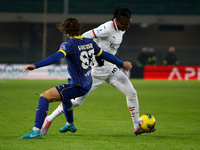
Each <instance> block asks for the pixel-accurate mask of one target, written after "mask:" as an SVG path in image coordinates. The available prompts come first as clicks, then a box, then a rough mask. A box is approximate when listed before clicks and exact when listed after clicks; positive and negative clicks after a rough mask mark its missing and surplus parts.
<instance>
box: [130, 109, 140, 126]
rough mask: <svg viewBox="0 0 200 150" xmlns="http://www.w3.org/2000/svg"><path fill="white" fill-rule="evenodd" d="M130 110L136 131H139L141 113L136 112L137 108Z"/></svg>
mask: <svg viewBox="0 0 200 150" xmlns="http://www.w3.org/2000/svg"><path fill="white" fill-rule="evenodd" d="M128 109H129V111H130V113H131V118H132V121H133V126H134V129H135V130H137V129H138V128H139V124H138V120H139V112H135V107H129V108H128Z"/></svg>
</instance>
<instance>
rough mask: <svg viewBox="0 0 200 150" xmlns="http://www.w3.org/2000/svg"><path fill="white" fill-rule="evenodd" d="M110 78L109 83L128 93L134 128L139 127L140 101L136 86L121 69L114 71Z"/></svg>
mask: <svg viewBox="0 0 200 150" xmlns="http://www.w3.org/2000/svg"><path fill="white" fill-rule="evenodd" d="M108 79H109V80H108V81H107V82H108V83H110V84H111V85H113V86H114V87H116V88H117V89H118V90H120V91H121V92H122V93H123V94H124V95H126V100H127V106H128V109H129V111H130V113H131V117H132V121H133V125H134V129H135V130H137V129H138V128H139V125H138V120H139V102H138V96H137V92H136V90H135V88H134V87H133V85H132V83H131V82H130V80H129V79H128V78H127V76H126V75H125V74H124V73H123V72H121V71H119V70H118V71H116V72H115V73H113V74H112V75H111V77H109V78H108Z"/></svg>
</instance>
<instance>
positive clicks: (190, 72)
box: [144, 65, 200, 80]
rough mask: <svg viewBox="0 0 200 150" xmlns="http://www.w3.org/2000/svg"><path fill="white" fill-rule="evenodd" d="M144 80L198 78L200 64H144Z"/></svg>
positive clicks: (199, 76) (199, 77)
mask: <svg viewBox="0 0 200 150" xmlns="http://www.w3.org/2000/svg"><path fill="white" fill-rule="evenodd" d="M144 79H145V80H200V66H148V65H147V66H144Z"/></svg>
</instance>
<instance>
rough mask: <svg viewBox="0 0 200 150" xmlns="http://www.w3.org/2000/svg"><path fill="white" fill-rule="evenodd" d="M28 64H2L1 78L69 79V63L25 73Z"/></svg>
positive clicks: (0, 67)
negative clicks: (24, 69)
mask: <svg viewBox="0 0 200 150" xmlns="http://www.w3.org/2000/svg"><path fill="white" fill-rule="evenodd" d="M26 65H27V64H0V79H67V78H69V77H70V76H69V73H68V71H67V65H49V66H45V67H42V68H39V69H35V70H33V71H26V72H25V73H23V68H24V67H25V66H26Z"/></svg>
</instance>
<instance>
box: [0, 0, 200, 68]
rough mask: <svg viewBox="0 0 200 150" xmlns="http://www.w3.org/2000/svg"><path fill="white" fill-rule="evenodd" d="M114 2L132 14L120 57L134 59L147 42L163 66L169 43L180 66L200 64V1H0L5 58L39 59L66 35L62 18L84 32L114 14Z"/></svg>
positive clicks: (1, 58) (0, 48)
mask: <svg viewBox="0 0 200 150" xmlns="http://www.w3.org/2000/svg"><path fill="white" fill-rule="evenodd" d="M45 2H46V3H45ZM44 4H47V14H46V18H45V17H44V16H45V15H44V10H45V9H44V6H45V5H44ZM115 7H127V8H129V9H131V11H132V14H133V15H132V18H133V19H132V20H133V22H132V25H131V26H130V28H129V29H128V31H127V32H126V34H125V35H124V40H123V42H122V44H121V47H120V49H119V57H120V58H121V59H123V60H129V61H131V62H132V63H133V64H135V62H136V60H137V57H138V55H139V53H140V52H141V48H142V47H145V46H147V47H152V48H154V49H155V52H156V56H157V65H162V62H163V59H164V57H165V55H166V53H167V52H168V47H169V46H175V47H176V54H177V56H178V60H179V62H180V65H197V66H198V65H200V60H199V58H200V0H162V1H161V0H95V1H93V0H84V1H82V0H34V1H32V0H6V1H4V0H0V33H1V34H0V35H1V36H0V63H3V64H5V63H12V64H26V63H34V62H37V61H40V60H41V59H43V57H47V56H49V55H51V54H53V53H55V52H56V51H57V50H58V48H59V45H60V43H61V42H62V41H63V40H65V38H64V36H63V34H62V33H60V32H59V31H58V30H57V29H56V24H57V23H59V22H60V21H61V20H63V19H64V18H66V17H75V18H77V19H79V20H80V21H81V23H82V25H83V26H82V27H83V32H85V31H87V30H89V29H92V28H94V27H97V26H98V25H100V24H101V23H104V22H106V21H108V20H110V19H112V12H113V9H114V8H115ZM44 20H46V23H47V24H46V28H45V29H44ZM44 30H46V39H45V40H46V48H45V49H46V51H45V50H44V46H43V41H44V37H43V31H44ZM44 51H45V52H44Z"/></svg>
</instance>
